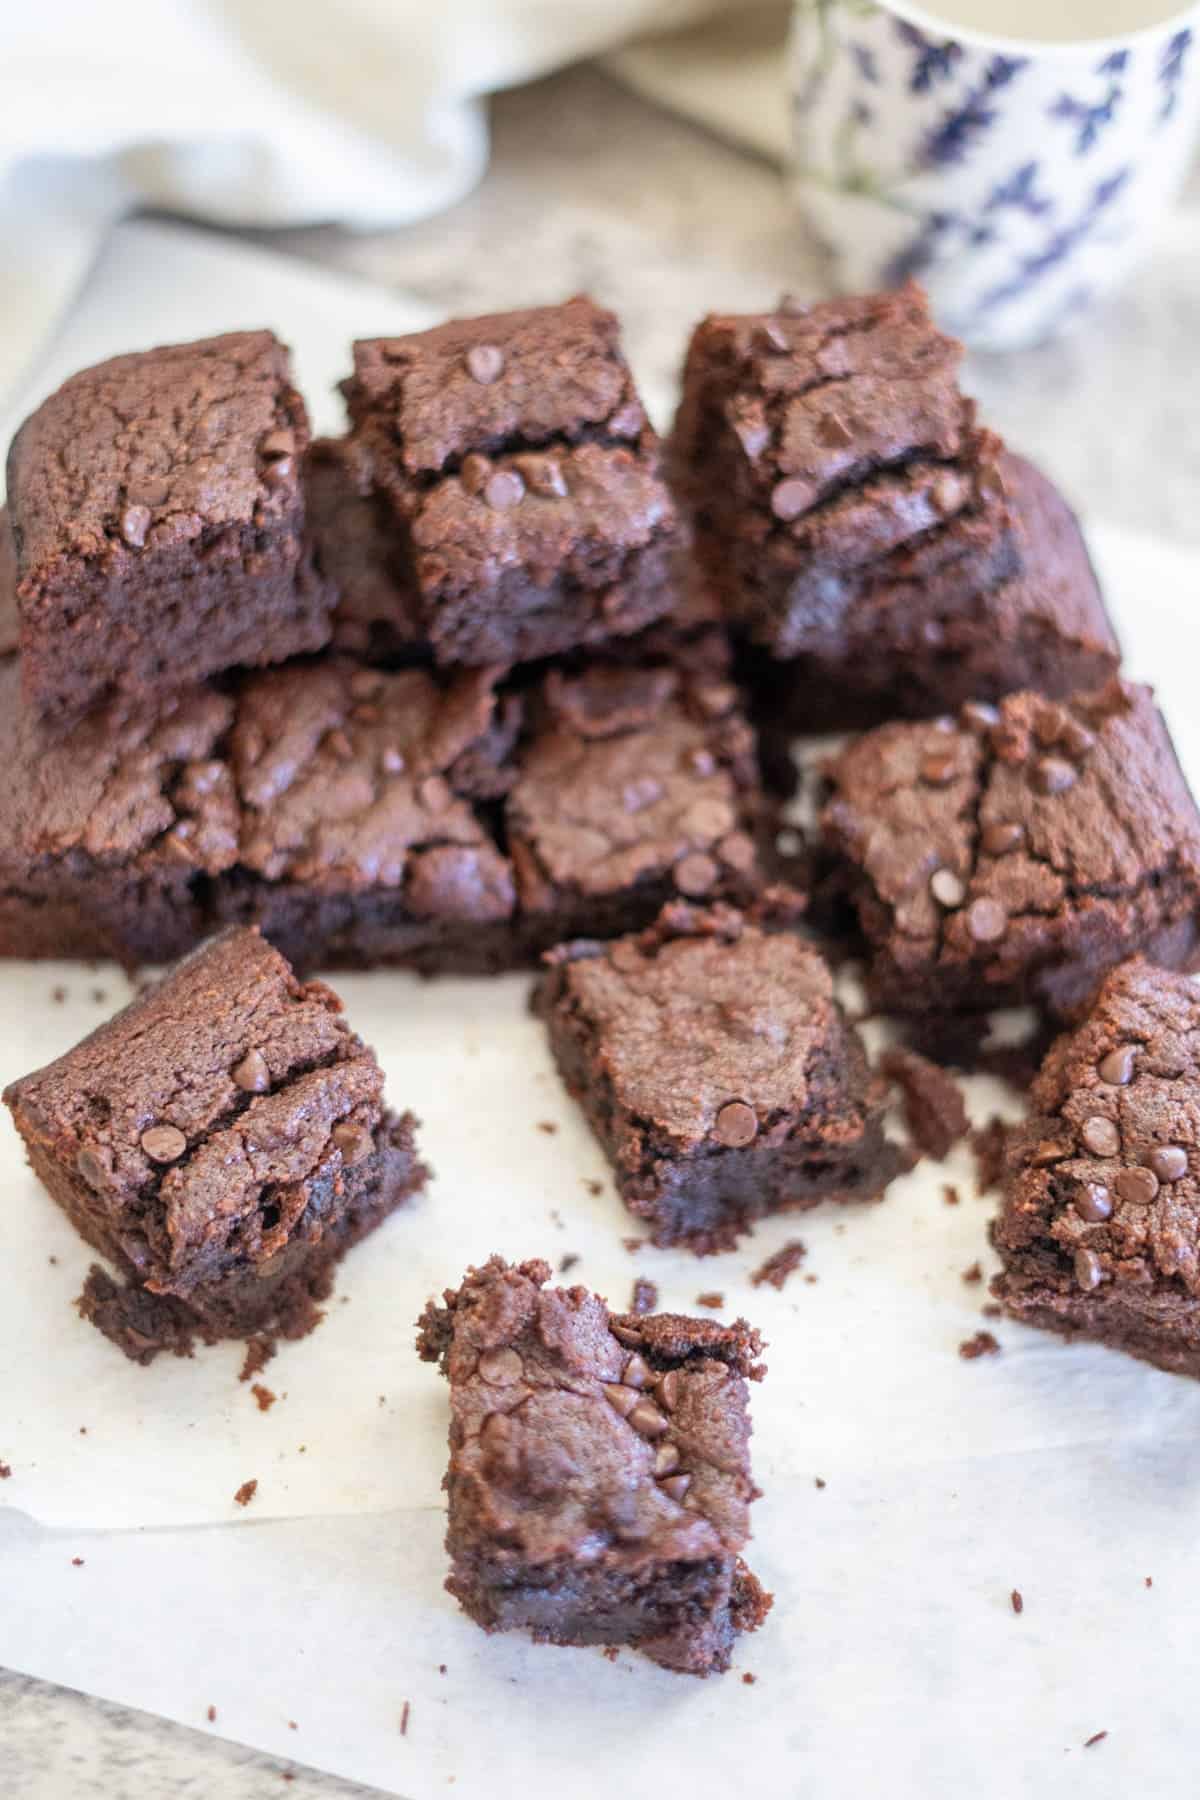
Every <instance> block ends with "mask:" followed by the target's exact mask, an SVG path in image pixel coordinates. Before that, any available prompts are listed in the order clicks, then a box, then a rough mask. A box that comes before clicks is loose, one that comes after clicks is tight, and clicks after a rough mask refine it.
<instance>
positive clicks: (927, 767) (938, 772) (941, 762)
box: [921, 750, 958, 787]
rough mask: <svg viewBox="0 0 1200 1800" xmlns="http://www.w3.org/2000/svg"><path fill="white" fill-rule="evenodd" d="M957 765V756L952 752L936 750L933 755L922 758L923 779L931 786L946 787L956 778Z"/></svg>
mask: <svg viewBox="0 0 1200 1800" xmlns="http://www.w3.org/2000/svg"><path fill="white" fill-rule="evenodd" d="M957 767H958V762H957V758H956V757H955V756H954V755H953V754H952V752H950V751H948V750H935V751H934V752H933V754H932V755H930V756H924V757H922V758H921V780H922V781H927V782H928V783H929V785H930V787H946V786H947V784H948V783H949V782H951V781H953V780H954V776H955V772H956V770H957Z"/></svg>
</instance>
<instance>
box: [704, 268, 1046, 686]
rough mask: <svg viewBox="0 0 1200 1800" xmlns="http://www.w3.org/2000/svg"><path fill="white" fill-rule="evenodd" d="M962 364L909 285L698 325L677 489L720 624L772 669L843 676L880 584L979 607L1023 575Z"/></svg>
mask: <svg viewBox="0 0 1200 1800" xmlns="http://www.w3.org/2000/svg"><path fill="white" fill-rule="evenodd" d="M961 356H962V346H961V345H960V344H957V343H955V342H954V340H953V339H951V338H947V337H944V336H943V335H942V334H941V332H939V331H938V330H937V329H936V327H935V326H934V324H933V322H932V320H931V319H930V316H929V311H928V307H927V305H926V302H925V298H924V295H923V294H922V293H921V291H920V289H919V288H916V287H915V286H912V285H909V286H908V287H905V288H904V289H902V290H901V291H900V292H899V293H889V294H877V295H867V296H864V297H861V298H856V299H843V300H834V301H829V302H827V303H826V304H824V305H818V306H812V307H807V308H792V309H790V310H781V311H779V312H775V313H769V314H761V315H757V316H752V317H719V316H713V317H710V318H707V319H705V320H703V321H702V323H701V324H700V325H699V326H697V328H696V330H695V332H694V334H693V336H692V340H691V344H690V347H689V350H688V355H687V361H686V365H685V368H684V377H683V398H682V401H681V403H680V408H679V413H678V417H677V419H676V423H675V429H674V435H673V439H672V445H671V459H672V468H673V473H674V475H675V477H676V480H677V483H678V486H679V488H680V491H681V493H682V495H683V497H684V499H685V502H686V505H687V507H688V510H689V511H690V514H691V517H692V521H693V523H694V527H695V533H696V547H697V554H698V555H699V557H700V558H701V561H702V563H703V565H704V567H705V570H706V573H707V574H708V576H709V578H710V579H711V580H712V581H713V583H714V584H715V585H716V587H717V589H718V591H719V592H720V593H721V594H722V596H723V600H724V603H725V605H726V607H727V610H728V612H729V616H730V617H731V618H732V619H734V620H735V621H737V622H738V623H739V624H740V625H741V626H742V627H743V629H744V630H745V631H746V632H748V634H749V635H750V636H751V637H752V638H753V639H754V640H755V641H756V642H757V643H759V644H762V645H764V646H765V647H766V648H767V649H768V650H770V652H771V653H772V655H774V656H777V657H790V656H796V655H799V654H801V653H804V654H808V655H811V656H816V657H818V658H819V659H820V660H821V661H822V662H823V663H826V664H829V665H832V667H833V668H834V669H836V670H837V672H838V673H839V675H843V676H844V675H849V676H851V677H852V676H853V671H854V657H855V638H856V636H857V635H859V625H858V617H859V608H860V606H861V605H862V604H863V603H864V596H865V595H866V594H867V592H868V591H869V590H871V589H872V588H873V587H875V586H876V585H877V584H878V583H879V581H880V580H881V579H883V578H885V577H886V579H887V580H889V581H897V580H907V581H920V582H927V581H939V582H942V583H943V584H954V585H957V586H958V587H960V588H962V587H965V588H968V589H969V590H972V591H977V590H978V589H980V588H981V587H986V586H988V585H990V584H991V583H993V582H996V581H999V580H1004V579H1007V578H1008V577H1010V576H1011V575H1013V574H1014V573H1015V572H1016V568H1017V547H1016V542H1015V538H1014V533H1013V527H1012V518H1011V512H1010V508H1009V505H1008V502H1007V500H1006V497H1005V494H1004V485H1003V481H1002V479H1001V476H1000V473H999V471H998V468H997V457H998V455H999V451H1000V445H999V441H998V440H997V439H995V438H993V437H992V436H991V435H990V434H989V433H987V432H984V431H981V430H980V429H979V428H978V426H977V425H976V422H975V409H974V406H973V404H972V402H971V401H969V400H967V399H966V398H964V396H963V395H962V394H961V393H960V391H959V387H958V365H959V361H960V359H961ZM866 635H867V636H869V633H867V634H866Z"/></svg>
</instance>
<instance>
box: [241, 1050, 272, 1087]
mask: <svg viewBox="0 0 1200 1800" xmlns="http://www.w3.org/2000/svg"><path fill="white" fill-rule="evenodd" d="M233 1079H234V1081H235V1082H236V1084H237V1086H238V1087H240V1088H241V1089H242V1091H243V1092H244V1093H247V1094H265V1093H266V1091H267V1089H268V1088H269V1087H270V1085H271V1071H270V1069H269V1068H268V1067H267V1059H266V1057H265V1056H264V1055H263V1053H262V1051H261V1050H247V1052H246V1054H245V1056H243V1058H242V1060H241V1062H240V1063H237V1064H236V1065H235V1067H234V1070H233Z"/></svg>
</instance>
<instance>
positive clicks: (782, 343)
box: [754, 319, 791, 353]
mask: <svg viewBox="0 0 1200 1800" xmlns="http://www.w3.org/2000/svg"><path fill="white" fill-rule="evenodd" d="M754 342H755V344H756V346H757V348H758V349H760V350H774V351H777V352H779V353H782V352H783V351H785V350H790V349H791V345H790V343H789V342H788V338H787V333H786V332H784V331H781V330H780V328H779V326H778V325H775V324H772V322H771V320H770V319H767V320H766V321H764V323H762V324H761V325H757V326H756V327H755V331H754Z"/></svg>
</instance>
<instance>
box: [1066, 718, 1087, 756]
mask: <svg viewBox="0 0 1200 1800" xmlns="http://www.w3.org/2000/svg"><path fill="white" fill-rule="evenodd" d="M1058 741H1059V743H1060V744H1061V745H1062V746H1063V749H1064V750H1066V751H1068V752H1069V753H1070V755H1072V756H1086V755H1087V753H1088V751H1089V750H1090V749H1091V748H1092V746H1093V744H1094V743H1095V742H1096V739H1095V735H1094V734H1093V733H1092V732H1090V731H1089V730H1088V728H1087V726H1086V725H1081V724H1080V723H1079V720H1078V719H1070V718H1068V719H1065V720H1064V721H1063V727H1062V730H1061V731H1060V732H1059V734H1058Z"/></svg>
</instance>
